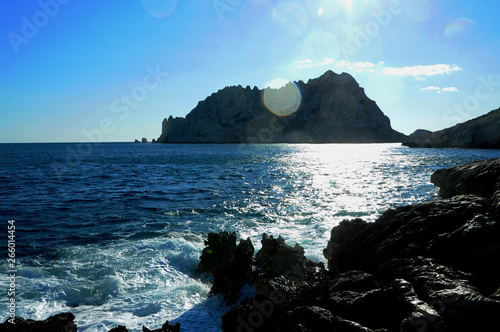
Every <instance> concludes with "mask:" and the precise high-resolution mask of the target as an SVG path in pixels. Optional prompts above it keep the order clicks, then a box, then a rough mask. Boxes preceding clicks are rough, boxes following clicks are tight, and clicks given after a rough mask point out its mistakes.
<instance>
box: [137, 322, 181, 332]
mask: <svg viewBox="0 0 500 332" xmlns="http://www.w3.org/2000/svg"><path fill="white" fill-rule="evenodd" d="M180 330H181V324H180V323H177V324H175V325H170V323H169V322H168V320H167V321H166V322H165V324H163V326H162V327H161V329H156V330H150V329H148V328H147V327H145V326H143V327H142V332H180Z"/></svg>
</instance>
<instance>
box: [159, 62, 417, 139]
mask: <svg viewBox="0 0 500 332" xmlns="http://www.w3.org/2000/svg"><path fill="white" fill-rule="evenodd" d="M295 86H296V87H297V88H298V90H299V91H300V94H299V93H296V96H294V95H293V92H290V90H292V91H293V88H294V87H295ZM291 87H293V88H291ZM266 91H267V92H266ZM266 93H269V94H274V95H275V96H276V98H277V99H281V101H282V103H283V104H287V103H290V102H292V101H293V99H294V97H297V96H298V97H300V106H299V107H298V109H297V111H296V112H294V113H292V114H289V115H283V113H280V112H281V111H280V110H278V111H275V113H279V115H277V114H275V113H273V112H271V111H270V110H269V109H268V108H267V107H266V105H265V104H264V100H265V99H266V98H265V96H264V95H265V94H266ZM269 103H270V102H268V104H269ZM278 106H281V105H278ZM270 108H271V109H273V107H270ZM278 108H279V107H278ZM406 139H407V136H405V135H403V134H401V133H399V132H397V131H395V130H393V129H392V128H391V125H390V120H389V118H388V117H387V116H385V115H384V114H383V113H382V111H381V110H380V109H379V107H378V106H377V104H376V103H375V102H374V101H373V100H371V99H369V98H368V97H367V96H366V95H365V92H364V90H363V89H362V88H360V87H359V85H358V83H357V82H356V81H355V80H354V78H353V77H352V76H350V75H349V74H346V73H342V74H341V75H338V74H335V73H333V72H332V71H328V72H326V73H325V74H324V75H322V76H321V77H319V78H317V79H313V80H309V81H308V82H307V83H304V82H302V81H299V82H296V83H295V85H294V84H292V83H289V84H288V85H287V86H285V87H284V88H282V89H280V90H276V89H270V88H268V89H266V90H259V89H257V88H253V89H250V87H247V88H246V89H245V88H243V87H241V86H233V87H226V88H224V89H222V90H219V91H218V92H217V93H214V94H212V95H211V96H209V97H208V98H207V99H205V100H204V101H201V102H199V103H198V105H197V106H196V107H195V108H194V109H193V110H192V111H191V112H190V113H189V114H188V115H187V116H186V118H173V117H172V116H170V117H169V118H168V119H165V120H164V121H163V124H162V134H161V136H160V137H159V138H158V140H157V141H158V142H160V143H282V142H288V143H312V142H314V143H347V142H348V143H375V142H379V143H389V142H402V141H404V140H406Z"/></svg>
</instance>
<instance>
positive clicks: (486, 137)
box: [403, 108, 500, 149]
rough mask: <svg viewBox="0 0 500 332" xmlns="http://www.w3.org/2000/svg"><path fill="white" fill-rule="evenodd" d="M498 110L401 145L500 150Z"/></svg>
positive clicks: (411, 139) (499, 118)
mask: <svg viewBox="0 0 500 332" xmlns="http://www.w3.org/2000/svg"><path fill="white" fill-rule="evenodd" d="M498 128H500V108H499V109H497V110H494V111H491V112H489V113H488V114H485V115H482V116H480V117H477V118H475V119H472V120H469V121H467V122H464V123H459V124H457V125H455V126H453V127H450V128H446V129H443V130H439V131H435V132H432V133H429V134H426V135H421V136H417V137H412V138H410V139H409V140H407V141H405V142H403V145H406V146H409V147H413V148H466V149H468V148H479V149H500V130H498Z"/></svg>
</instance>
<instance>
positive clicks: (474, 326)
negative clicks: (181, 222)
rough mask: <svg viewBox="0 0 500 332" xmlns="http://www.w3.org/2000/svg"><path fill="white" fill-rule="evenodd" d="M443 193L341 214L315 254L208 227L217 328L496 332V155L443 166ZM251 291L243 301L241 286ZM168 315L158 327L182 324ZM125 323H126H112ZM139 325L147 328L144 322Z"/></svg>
mask: <svg viewBox="0 0 500 332" xmlns="http://www.w3.org/2000/svg"><path fill="white" fill-rule="evenodd" d="M431 180H432V182H433V183H434V184H435V185H437V186H439V187H440V189H441V191H440V195H441V196H442V197H444V198H441V199H437V200H434V201H430V202H426V203H421V204H416V205H410V206H402V207H399V208H396V209H390V210H388V211H387V212H385V213H384V214H383V215H382V216H381V217H380V218H379V219H378V220H376V221H375V222H373V223H368V222H366V221H364V220H361V219H354V220H351V221H347V220H345V221H343V222H341V223H340V224H339V225H338V226H335V227H334V228H333V229H332V231H331V238H330V240H329V242H328V244H327V247H326V248H325V249H324V256H325V258H326V260H327V262H328V266H327V267H325V266H324V265H323V264H322V263H315V262H312V261H310V260H308V259H307V258H306V257H305V256H304V250H303V248H302V247H301V246H299V245H297V244H296V245H295V246H289V245H287V244H286V243H285V241H284V240H283V239H282V238H280V237H278V238H274V237H272V236H268V235H266V234H264V235H263V238H262V248H261V250H259V251H258V252H257V253H256V254H255V255H254V247H253V244H252V243H251V241H250V240H249V239H246V240H243V239H242V240H240V241H239V243H237V235H236V234H235V233H227V232H222V233H218V234H215V233H211V234H209V235H208V238H207V240H206V242H205V244H206V247H205V249H204V250H203V252H202V256H201V260H200V264H199V268H200V270H201V271H203V272H206V273H210V274H212V275H213V276H214V283H213V287H212V294H214V295H215V294H220V295H222V296H224V298H225V299H226V301H227V302H228V303H232V304H234V306H233V307H232V309H230V310H229V311H228V312H227V313H226V314H225V315H224V316H223V317H222V330H223V331H224V332H227V331H231V332H234V331H237V332H256V331H278V332H279V331H287V332H290V331H292V332H293V331H297V332H299V331H300V332H308V331H310V332H313V331H364V332H369V331H378V332H382V331H491V330H492V327H493V329H494V326H497V316H498V314H499V313H500V272H499V271H498V269H496V268H495V266H496V265H497V264H498V262H499V261H500V159H491V160H486V161H476V162H472V163H469V164H466V165H461V166H456V167H452V168H450V169H446V170H440V171H437V172H435V173H434V174H433V176H432V178H431ZM242 287H246V288H247V289H248V288H249V287H250V288H253V289H254V296H253V297H251V298H250V299H242V297H241V288H242ZM74 318H75V317H74V316H73V315H72V314H71V313H66V314H60V315H56V316H53V317H51V318H49V319H47V320H45V321H41V322H37V321H32V320H27V321H25V320H23V319H22V318H16V324H15V325H13V324H11V323H8V322H5V323H3V324H0V331H54V332H59V331H60V332H73V331H77V327H76V325H75V324H74V322H73V321H74ZM180 330H181V326H180V325H179V324H177V325H176V326H172V325H170V324H168V322H166V323H165V325H164V326H163V327H162V328H161V329H157V330H153V332H157V331H163V332H170V331H175V332H177V331H180ZM111 331H113V332H124V331H127V329H126V328H125V327H123V326H119V327H116V328H114V329H112V330H111ZM143 331H145V332H147V331H150V330H149V329H147V328H145V327H144V328H143Z"/></svg>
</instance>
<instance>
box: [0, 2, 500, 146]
mask: <svg viewBox="0 0 500 332" xmlns="http://www.w3.org/2000/svg"><path fill="white" fill-rule="evenodd" d="M499 10H500V4H499V2H497V1H493V0H487V1H482V2H481V3H477V2H472V1H457V0H454V1H452V0H441V1H440V0H296V1H277V0H246V1H245V0H196V1H194V0H193V1H187V0H186V1H179V2H177V1H175V0H129V1H118V0H109V1H95V0H86V1H83V0H41V1H28V0H27V1H15V0H5V1H2V2H1V3H0V110H1V113H2V119H1V121H0V142H59V141H62V142H86V141H133V139H135V138H139V139H140V138H141V137H147V138H148V139H151V138H157V137H158V136H159V135H160V132H161V121H162V120H163V119H164V118H165V117H168V116H169V115H173V116H185V115H186V114H187V113H188V112H189V111H191V110H192V109H193V108H194V107H195V106H196V105H197V103H198V102H199V101H200V100H204V99H205V98H206V97H207V96H209V95H210V94H212V93H213V92H216V91H217V90H219V89H221V88H224V87H225V86H230V85H238V84H241V85H243V86H246V85H250V86H252V87H253V86H258V87H259V88H264V87H266V86H267V85H268V84H270V83H271V82H273V81H274V80H277V79H285V80H295V81H296V80H303V81H307V80H308V79H311V78H315V77H318V76H320V75H321V74H323V73H324V72H325V71H327V70H329V69H330V70H333V71H335V72H338V73H341V72H348V73H350V74H351V75H353V76H354V77H355V78H356V80H357V81H358V82H359V83H360V85H361V86H362V87H364V88H365V90H366V93H367V95H368V97H370V98H372V99H374V100H375V101H376V102H377V104H378V105H379V107H380V108H381V109H382V111H383V112H384V113H385V114H386V115H387V116H389V118H390V119H391V122H392V126H393V128H394V129H396V130H399V131H401V132H404V133H406V134H410V133H411V132H413V131H414V130H415V129H418V128H426V129H430V130H438V129H442V128H445V127H449V126H452V125H454V124H456V123H457V122H463V121H466V120H468V119H470V118H474V117H477V116H479V115H482V114H485V113H487V112H489V111H490V110H492V109H497V108H498V107H500V93H499V92H500V64H499V61H498V60H497V57H495V55H498V54H500V43H499V40H498V32H499V31H500V23H499V21H498V19H497V18H496V16H495V15H494V14H492V13H497V12H499Z"/></svg>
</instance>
